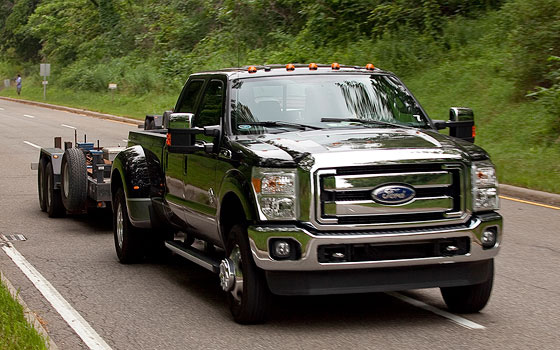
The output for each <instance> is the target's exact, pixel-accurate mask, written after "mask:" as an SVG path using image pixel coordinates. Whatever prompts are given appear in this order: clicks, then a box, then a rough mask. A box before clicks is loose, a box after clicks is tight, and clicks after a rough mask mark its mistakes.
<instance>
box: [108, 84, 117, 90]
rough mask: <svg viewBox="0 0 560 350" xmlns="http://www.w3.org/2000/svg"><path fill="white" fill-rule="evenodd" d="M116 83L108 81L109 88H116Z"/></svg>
mask: <svg viewBox="0 0 560 350" xmlns="http://www.w3.org/2000/svg"><path fill="white" fill-rule="evenodd" d="M116 89H117V84H113V83H109V90H116Z"/></svg>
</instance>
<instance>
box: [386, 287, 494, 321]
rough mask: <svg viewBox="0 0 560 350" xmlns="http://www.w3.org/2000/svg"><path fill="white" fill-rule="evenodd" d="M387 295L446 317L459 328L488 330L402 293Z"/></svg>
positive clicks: (389, 293) (388, 293)
mask: <svg viewBox="0 0 560 350" xmlns="http://www.w3.org/2000/svg"><path fill="white" fill-rule="evenodd" d="M385 294H387V295H390V296H392V297H393V298H397V299H399V300H401V301H404V302H405V303H408V304H410V305H413V306H416V307H419V308H421V309H424V310H426V311H430V312H433V313H434V314H436V315H439V316H441V317H445V318H447V319H449V320H451V321H453V322H455V323H457V324H458V325H459V326H462V327H465V328H468V329H486V327H484V326H483V325H480V324H478V323H475V322H473V321H469V320H467V319H466V318H463V317H461V316H457V315H454V314H452V313H449V312H447V311H443V310H440V309H438V308H437V307H434V306H432V305H428V304H426V303H424V302H421V301H420V300H416V299H413V298H410V297H407V296H406V295H403V294H401V293H397V292H387V293H385Z"/></svg>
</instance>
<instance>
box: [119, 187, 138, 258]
mask: <svg viewBox="0 0 560 350" xmlns="http://www.w3.org/2000/svg"><path fill="white" fill-rule="evenodd" d="M113 234H114V238H115V250H116V251H117V257H118V258H119V261H120V262H121V263H123V264H133V263H137V262H139V261H140V260H142V258H143V255H144V232H143V231H142V230H141V229H139V228H137V227H134V226H132V223H131V222H130V220H129V218H128V210H127V208H126V198H125V196H124V190H123V189H122V187H121V188H119V189H118V190H117V193H116V194H115V197H114V199H113Z"/></svg>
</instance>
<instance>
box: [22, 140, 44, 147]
mask: <svg viewBox="0 0 560 350" xmlns="http://www.w3.org/2000/svg"><path fill="white" fill-rule="evenodd" d="M23 143H25V144H27V145H29V146H31V147H35V148H38V149H41V148H43V147H41V146H38V145H36V144H34V143H31V142H29V141H23Z"/></svg>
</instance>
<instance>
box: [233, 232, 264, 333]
mask: <svg viewBox="0 0 560 350" xmlns="http://www.w3.org/2000/svg"><path fill="white" fill-rule="evenodd" d="M226 253H227V259H229V260H230V261H231V262H232V264H233V266H234V270H235V272H234V274H235V281H234V283H233V286H232V287H231V290H230V291H229V293H228V303H229V308H230V311H231V314H232V315H233V318H234V320H235V322H237V323H241V324H256V323H263V322H265V321H266V318H267V316H268V311H269V308H270V302H269V300H270V291H269V289H268V285H267V284H266V279H265V276H264V272H263V271H262V270H260V269H259V268H258V267H257V266H256V265H255V262H254V261H253V256H252V254H251V249H250V248H249V239H248V237H247V229H245V227H243V226H242V225H235V226H233V227H232V228H231V230H230V232H229V235H228V242H227V247H226Z"/></svg>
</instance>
